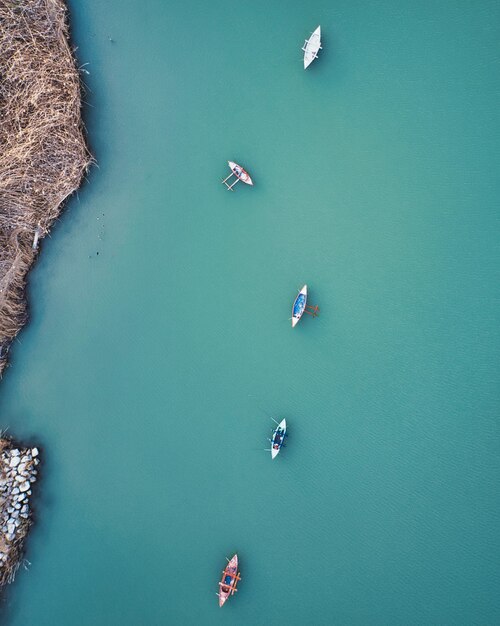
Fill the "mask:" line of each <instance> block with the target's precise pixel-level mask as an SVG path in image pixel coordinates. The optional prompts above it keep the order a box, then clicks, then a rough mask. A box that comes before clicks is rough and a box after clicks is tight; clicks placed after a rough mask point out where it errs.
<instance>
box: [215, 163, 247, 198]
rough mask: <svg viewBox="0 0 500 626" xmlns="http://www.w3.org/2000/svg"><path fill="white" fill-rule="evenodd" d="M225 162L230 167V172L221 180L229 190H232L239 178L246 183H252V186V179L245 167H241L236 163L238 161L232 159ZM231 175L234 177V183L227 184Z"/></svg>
mask: <svg viewBox="0 0 500 626" xmlns="http://www.w3.org/2000/svg"><path fill="white" fill-rule="evenodd" d="M227 164H228V165H229V167H230V168H231V173H230V174H229V176H227V177H226V178H224V180H223V181H222V182H223V184H224V185H226V187H227V188H228V189H229V190H230V191H234V189H233V187H234V186H235V185H236V183H238V182H239V181H240V180H241V182H243V183H245V184H246V185H252V186H253V180H252V179H251V177H250V174H249V173H248V172H247V171H246V170H245V169H243V168H242V167H241V165H238V163H235V162H234V161H228V162H227ZM233 176H234V177H235V179H236V180H235V181H234V183H231V184H229V183H228V182H227V181H228V180H229V179H231V178H232V177H233Z"/></svg>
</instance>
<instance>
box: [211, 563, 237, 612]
mask: <svg viewBox="0 0 500 626" xmlns="http://www.w3.org/2000/svg"><path fill="white" fill-rule="evenodd" d="M239 580H241V578H240V573H239V572H238V555H237V554H235V555H234V556H233V558H232V559H231V560H229V559H228V560H227V565H226V569H225V570H224V571H223V572H222V578H221V581H220V583H219V593H218V594H217V595H218V596H219V606H222V605H223V604H224V602H225V601H226V600H227V599H228V598H229V596H233V595H234V594H235V593H236V592H237V591H238V590H237V589H236V585H237V584H238V581H239Z"/></svg>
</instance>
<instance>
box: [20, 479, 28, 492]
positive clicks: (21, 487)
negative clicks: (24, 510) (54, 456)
mask: <svg viewBox="0 0 500 626" xmlns="http://www.w3.org/2000/svg"><path fill="white" fill-rule="evenodd" d="M29 488H30V481H29V480H26V481H25V482H24V483H23V484H22V485H21V486H20V487H19V489H20V491H21V493H23V492H24V491H27V492H29V495H31V491H29Z"/></svg>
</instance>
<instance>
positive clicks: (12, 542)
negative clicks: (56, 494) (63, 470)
mask: <svg viewBox="0 0 500 626" xmlns="http://www.w3.org/2000/svg"><path fill="white" fill-rule="evenodd" d="M39 463H40V457H39V450H38V448H25V447H21V446H18V445H16V444H15V443H14V442H12V441H10V440H8V439H0V586H3V585H5V584H6V583H10V582H12V580H13V579H14V576H15V574H16V572H17V570H18V568H19V565H20V563H21V560H22V556H23V546H24V540H25V537H26V535H27V533H28V529H29V527H30V524H31V521H32V518H31V504H30V498H31V496H32V493H33V489H34V483H35V482H36V480H37V476H38V469H37V466H38V465H39Z"/></svg>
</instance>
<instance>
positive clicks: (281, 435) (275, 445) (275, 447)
mask: <svg viewBox="0 0 500 626" xmlns="http://www.w3.org/2000/svg"><path fill="white" fill-rule="evenodd" d="M276 423H277V424H278V422H276ZM285 437H286V419H282V420H281V422H280V423H279V424H278V425H277V426H276V428H275V429H274V430H273V436H272V438H271V457H272V458H273V459H274V458H276V457H277V456H278V454H279V452H280V450H281V447H282V446H283V444H284V442H285Z"/></svg>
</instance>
